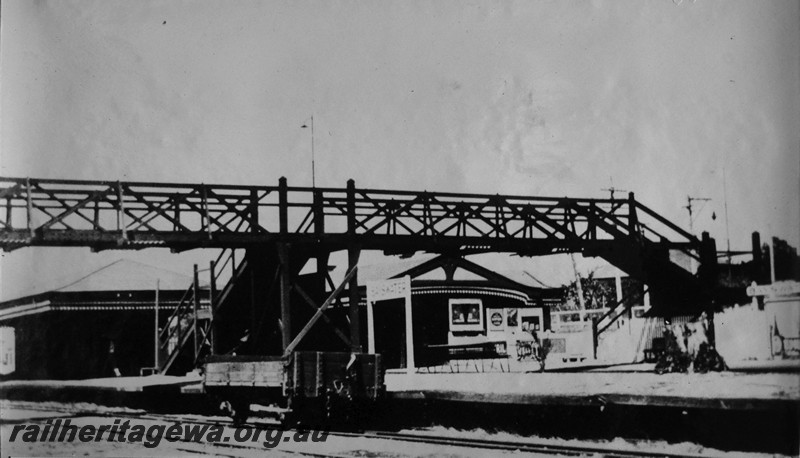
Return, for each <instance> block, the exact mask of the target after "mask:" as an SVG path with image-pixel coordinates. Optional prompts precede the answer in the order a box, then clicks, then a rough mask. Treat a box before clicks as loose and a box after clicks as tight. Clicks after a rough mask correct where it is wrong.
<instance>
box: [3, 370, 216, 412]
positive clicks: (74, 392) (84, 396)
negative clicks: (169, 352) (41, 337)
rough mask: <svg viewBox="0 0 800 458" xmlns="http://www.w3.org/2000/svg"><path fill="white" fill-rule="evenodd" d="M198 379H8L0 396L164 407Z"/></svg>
mask: <svg viewBox="0 0 800 458" xmlns="http://www.w3.org/2000/svg"><path fill="white" fill-rule="evenodd" d="M201 382H202V377H201V376H200V374H198V373H189V374H186V375H184V376H168V375H148V376H141V377H108V378H96V379H87V380H9V381H4V382H0V399H9V400H24V401H65V402H66V401H69V402H94V403H98V404H104V405H111V406H127V407H141V408H149V407H151V406H153V405H156V406H163V407H167V406H170V405H173V404H175V403H180V402H182V396H181V394H182V393H181V389H182V388H183V387H186V386H197V385H199V384H200V383H201Z"/></svg>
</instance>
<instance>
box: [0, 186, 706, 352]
mask: <svg viewBox="0 0 800 458" xmlns="http://www.w3.org/2000/svg"><path fill="white" fill-rule="evenodd" d="M28 246H67V247H68V246H78V247H89V248H91V249H93V250H97V251H99V250H108V249H133V250H138V249H144V248H167V249H171V250H173V251H183V250H190V249H196V248H218V249H226V250H229V251H230V250H233V249H244V250H245V252H246V255H245V256H243V257H241V258H240V259H239V262H237V261H236V260H235V259H233V260H232V261H231V262H230V263H229V264H230V266H231V269H232V271H233V276H232V279H231V280H230V284H229V285H228V286H226V287H224V288H219V291H218V292H216V293H215V294H219V295H222V294H224V299H227V300H228V301H231V300H233V299H231V298H233V297H236V295H237V294H239V295H240V296H247V295H248V294H249V296H250V299H249V300H250V302H251V303H253V304H254V303H255V302H258V301H254V300H253V297H254V296H255V297H261V298H262V299H263V298H266V297H270V296H272V295H274V296H275V297H276V299H277V302H279V303H280V312H279V316H280V320H277V321H278V322H279V326H278V329H277V331H276V332H277V334H279V335H280V341H281V345H280V346H281V347H283V348H284V349H285V348H287V347H289V346H290V344H291V343H292V341H293V340H294V339H295V337H296V335H295V334H296V333H293V332H292V326H291V325H290V322H291V313H290V312H289V305H288V304H289V302H290V300H291V299H290V298H291V297H295V300H297V301H300V302H308V303H309V304H311V305H312V310H311V311H312V312H313V311H314V310H315V309H319V308H322V306H318V305H317V304H319V303H320V302H321V300H320V298H324V297H325V296H326V294H327V292H328V291H330V290H333V289H334V286H335V285H333V282H332V281H331V279H330V277H329V276H328V257H329V255H330V253H332V252H334V251H339V250H347V252H348V259H349V267H350V269H349V271H350V275H348V276H347V282H348V283H349V288H348V289H349V294H350V296H351V297H350V303H358V288H357V287H355V286H357V285H358V276H357V274H356V273H355V266H356V264H357V262H358V258H359V255H360V252H361V251H362V250H381V251H383V252H385V253H387V254H396V255H409V254H413V253H415V252H417V251H425V252H431V253H441V254H447V255H450V256H463V255H468V254H477V253H486V252H502V253H512V254H517V255H521V256H538V255H545V254H551V253H560V252H563V253H566V252H574V253H582V254H583V255H584V256H599V257H602V258H604V259H606V260H607V261H608V262H610V263H611V264H613V265H615V266H617V267H619V268H620V269H621V270H622V271H624V272H626V273H627V274H628V275H630V276H632V277H635V278H638V279H640V280H641V281H643V282H644V283H645V284H647V285H648V288H649V291H650V294H651V298H652V299H651V301H652V304H653V307H654V310H656V311H662V312H664V313H675V312H679V313H682V312H690V313H691V312H699V311H700V310H702V309H703V307H705V306H706V305H708V304H709V303H710V302H711V301H712V300H713V294H712V293H713V288H714V279H715V276H716V262H717V255H716V247H715V243H714V240H713V239H711V238H710V237H708V236H707V234H704V235H703V237H702V238H697V237H695V236H694V235H693V234H690V233H688V232H687V231H685V230H683V229H681V228H680V227H679V226H677V225H676V224H674V223H672V222H670V221H669V220H668V219H666V218H664V217H663V216H661V215H659V214H658V213H656V212H655V211H653V210H651V209H650V208H648V207H647V206H645V205H644V204H642V203H641V202H639V201H637V200H636V199H635V197H634V194H633V193H630V194H629V195H628V196H627V198H625V199H583V198H567V197H530V196H513V195H498V194H495V195H485V194H462V193H446V192H428V191H391V190H380V189H364V188H357V187H356V186H355V183H354V182H353V181H352V180H350V181H348V182H347V186H346V187H344V188H309V187H292V186H288V184H287V181H286V179H284V178H281V179H280V180H279V182H278V184H277V186H243V185H214V184H181V183H146V182H127V181H77V180H51V179H35V178H0V248H1V249H2V250H4V251H11V250H15V249H19V248H22V247H28ZM310 259H316V263H317V273H318V276H319V278H318V279H317V280H316V283H314V284H312V285H308V284H306V285H305V286H301V285H300V283H299V280H298V279H297V278H296V277H298V274H299V272H300V269H302V267H303V266H304V265H305V264H306V263H307V262H308V261H309V260H310ZM226 262H227V260H226ZM214 269H215V267H214V265H212V267H211V270H212V272H213V271H214ZM247 272H249V274H247ZM243 275H244V276H247V275H249V276H250V279H251V280H250V284H251V286H250V288H249V291H250V292H249V293H246V292H243V291H242V292H239V293H237V292H236V288H234V287H233V285H234V284H235V283H236V282H237V281H238V282H240V283H242V282H241V281H240V280H241V278H242V276H243ZM212 277H213V275H212ZM253 279H257V280H258V281H254V280H253ZM212 280H213V278H212ZM212 283H213V281H212ZM245 283H246V282H245ZM253 284H256V286H253ZM340 286H341V285H340ZM212 289H214V287H213V285H212ZM240 289H242V288H240ZM259 289H260V291H256V292H255V293H254V291H255V290H259ZM338 289H339V292H341V288H338ZM222 299H223V297H220V300H222ZM190 302H191V301H190ZM195 302H196V301H195ZM326 302H329V301H326ZM222 305H224V304H221V303H220V304H217V307H220V306H222ZM323 305H325V304H323ZM253 308H255V305H253ZM351 309H352V310H351V311H350V313H353V314H354V315H351V316H350V320H349V322H350V323H349V326H350V327H351V335H350V339H349V342H348V344H350V345H351V346H352V347H353V348H360V343H359V342H358V329H357V328H358V322H359V321H360V320H359V317H358V310H357V309H358V308H357V307H352V308H351ZM240 312H241V313H245V314H250V316H251V318H252V321H257V320H259V319H261V318H260V317H259V313H260V312H256V311H252V310H251V311H244V310H243V311H240ZM265 313H266V312H265ZM276 313H278V312H277V311H276ZM222 321H223V322H222V323H221V324H220V326H222V327H224V326H226V324H225V323H224V320H222ZM227 325H228V326H234V327H235V326H237V325H236V324H235V323H233V322H231V323H228V324H227ZM239 331H243V330H242V329H240V330H239ZM267 334H269V332H266V331H265V334H264V337H263V339H262V340H264V341H266V340H268V339H267V337H266V335H267ZM339 337H342V338H344V340H348V339H346V338H345V337H346V336H342V335H340V336H339ZM181 339H186V340H188V339H189V337H188V336H186V335H184V336H181ZM196 339H197V332H196V333H195V340H196ZM201 340H202V339H201ZM182 341H183V340H182ZM253 341H254V340H251V341H250V343H249V345H258V344H255V343H253ZM231 345H233V344H232V343H231ZM264 345H267V344H264Z"/></svg>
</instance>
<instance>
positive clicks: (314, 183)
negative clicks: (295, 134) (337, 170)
mask: <svg viewBox="0 0 800 458" xmlns="http://www.w3.org/2000/svg"><path fill="white" fill-rule="evenodd" d="M308 127H309V125H308V124H303V125H302V126H300V128H301V129H308ZM315 175H316V173H315V170H314V115H313V114H312V115H311V187H312V188H316V187H317V182H316V178H315Z"/></svg>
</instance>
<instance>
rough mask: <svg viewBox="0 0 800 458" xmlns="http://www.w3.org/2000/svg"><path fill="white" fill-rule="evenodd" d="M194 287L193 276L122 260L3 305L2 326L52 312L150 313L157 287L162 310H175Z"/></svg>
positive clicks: (1, 307) (1, 303) (0, 321)
mask: <svg viewBox="0 0 800 458" xmlns="http://www.w3.org/2000/svg"><path fill="white" fill-rule="evenodd" d="M191 284H192V277H191V276H190V275H184V274H180V273H177V272H173V271H170V270H167V269H163V268H161V267H155V266H151V265H148V264H144V263H141V262H136V261H131V260H128V259H120V260H117V261H115V262H112V263H111V264H108V265H106V266H104V267H101V268H100V269H97V270H95V271H92V272H88V273H85V274H77V275H76V276H75V279H74V280H72V281H70V282H68V283H66V284H65V285H63V286H61V287H58V288H55V289H52V290H49V291H42V292H39V293H35V294H32V295H28V296H24V297H21V298H17V299H12V300H8V301H3V302H0V323H2V322H3V321H7V320H10V319H13V318H17V317H20V316H25V315H30V314H36V313H43V312H47V311H51V310H58V311H88V310H143V309H147V310H149V309H152V308H153V307H155V292H156V287H157V286H158V289H159V306H160V307H164V308H170V307H175V306H177V303H178V302H179V300H180V298H181V296H182V295H183V293H184V292H185V291H186V290H187V289H188V288H189V287H190V285H191ZM200 287H201V288H207V283H204V282H203V281H202V280H201V281H200ZM203 302H205V301H203Z"/></svg>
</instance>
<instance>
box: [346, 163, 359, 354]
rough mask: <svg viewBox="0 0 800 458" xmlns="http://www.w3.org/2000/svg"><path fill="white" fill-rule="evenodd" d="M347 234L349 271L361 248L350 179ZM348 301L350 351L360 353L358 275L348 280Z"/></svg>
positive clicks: (355, 264)
mask: <svg viewBox="0 0 800 458" xmlns="http://www.w3.org/2000/svg"><path fill="white" fill-rule="evenodd" d="M347 234H348V235H349V236H350V240H351V242H350V245H349V246H348V248H347V270H348V271H351V270H353V268H355V267H356V266H358V258H359V257H360V256H361V246H359V245H357V244H356V243H355V237H356V184H355V181H353V180H352V179H350V180H347ZM348 287H349V289H350V300H349V304H350V306H349V310H348V316H349V318H350V350H351V351H352V352H354V353H361V351H362V350H361V334H360V333H361V330H360V328H361V326H360V324H361V314H360V312H359V307H358V303H359V300H360V297H359V294H358V273H357V272H356V274H355V275H353V277H352V278H351V279H350V285H349V286H348Z"/></svg>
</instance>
